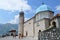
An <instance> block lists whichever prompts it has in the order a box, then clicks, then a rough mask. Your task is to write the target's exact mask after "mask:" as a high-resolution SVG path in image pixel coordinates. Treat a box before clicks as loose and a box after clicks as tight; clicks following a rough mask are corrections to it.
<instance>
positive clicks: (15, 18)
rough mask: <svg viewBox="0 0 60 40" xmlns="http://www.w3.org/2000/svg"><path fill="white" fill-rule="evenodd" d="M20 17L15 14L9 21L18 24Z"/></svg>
mask: <svg viewBox="0 0 60 40" xmlns="http://www.w3.org/2000/svg"><path fill="white" fill-rule="evenodd" d="M18 19H19V15H15V17H14V19H12V20H10V21H8V23H11V24H17V23H18Z"/></svg>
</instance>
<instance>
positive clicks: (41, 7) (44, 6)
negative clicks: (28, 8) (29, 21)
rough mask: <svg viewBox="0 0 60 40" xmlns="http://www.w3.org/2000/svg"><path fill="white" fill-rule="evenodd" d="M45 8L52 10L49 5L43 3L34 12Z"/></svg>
mask: <svg viewBox="0 0 60 40" xmlns="http://www.w3.org/2000/svg"><path fill="white" fill-rule="evenodd" d="M46 10H49V11H52V9H51V8H50V7H49V6H47V5H45V4H43V5H41V6H40V7H38V8H37V10H36V13H38V12H42V11H46Z"/></svg>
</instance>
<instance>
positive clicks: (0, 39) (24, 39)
mask: <svg viewBox="0 0 60 40" xmlns="http://www.w3.org/2000/svg"><path fill="white" fill-rule="evenodd" d="M0 40H36V39H34V38H33V37H24V38H21V39H19V38H18V36H17V37H16V38H13V37H12V36H9V37H4V38H0Z"/></svg>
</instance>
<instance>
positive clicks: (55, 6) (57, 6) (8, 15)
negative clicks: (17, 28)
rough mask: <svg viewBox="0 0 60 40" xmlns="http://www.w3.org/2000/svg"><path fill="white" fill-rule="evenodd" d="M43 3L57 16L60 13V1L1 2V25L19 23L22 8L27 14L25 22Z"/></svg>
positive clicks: (27, 0)
mask: <svg viewBox="0 0 60 40" xmlns="http://www.w3.org/2000/svg"><path fill="white" fill-rule="evenodd" d="M42 3H45V4H46V5H49V6H50V7H51V8H52V10H53V11H54V12H55V14H57V13H60V0H0V24H1V23H2V24H5V23H12V24H16V23H18V16H19V12H20V11H21V8H22V9H23V11H24V12H25V20H28V19H29V18H31V17H32V16H34V15H35V11H36V9H37V8H38V7H39V6H40V5H41V4H42Z"/></svg>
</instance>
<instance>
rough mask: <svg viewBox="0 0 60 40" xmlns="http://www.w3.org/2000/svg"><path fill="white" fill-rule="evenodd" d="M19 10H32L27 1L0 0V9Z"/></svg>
mask: <svg viewBox="0 0 60 40" xmlns="http://www.w3.org/2000/svg"><path fill="white" fill-rule="evenodd" d="M21 8H22V9H23V10H24V11H26V10H31V9H32V8H31V6H30V5H29V4H28V1H27V0H0V9H4V10H9V11H15V10H19V11H21Z"/></svg>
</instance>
